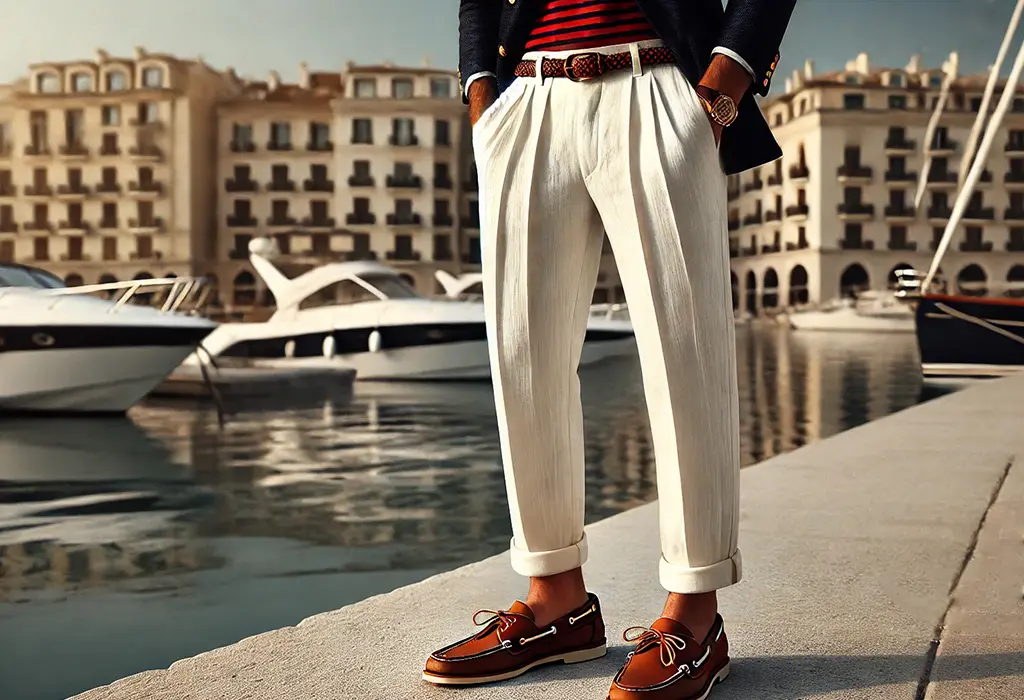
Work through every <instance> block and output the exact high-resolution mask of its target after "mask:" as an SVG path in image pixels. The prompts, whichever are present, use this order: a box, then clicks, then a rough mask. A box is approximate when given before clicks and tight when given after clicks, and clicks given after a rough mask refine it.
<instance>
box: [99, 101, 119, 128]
mask: <svg viewBox="0 0 1024 700" xmlns="http://www.w3.org/2000/svg"><path fill="white" fill-rule="evenodd" d="M101 114H102V120H103V126H121V108H120V107H119V106H117V105H103V109H102V110H101Z"/></svg>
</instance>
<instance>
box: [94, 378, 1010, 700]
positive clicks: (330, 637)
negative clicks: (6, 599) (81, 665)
mask: <svg viewBox="0 0 1024 700" xmlns="http://www.w3.org/2000/svg"><path fill="white" fill-rule="evenodd" d="M1022 399H1024V377H1022V378H1012V379H1005V380H1000V381H996V382H991V383H986V384H983V385H980V386H977V387H973V388H970V389H966V390H964V391H962V392H960V393H957V394H952V395H949V396H945V397H942V398H940V399H937V400H934V401H931V402H929V403H926V404H923V405H920V406H916V407H914V408H911V409H909V410H906V411H903V412H901V413H898V414H896V415H893V416H890V417H888V418H885V419H882V420H879V421H876V422H874V423H869V424H867V425H864V426H861V427H859V428H856V429H853V430H850V431H847V432H845V433H842V434H839V435H837V436H835V437H832V438H829V439H827V440H822V441H820V442H817V443H814V444H811V445H809V446H807V447H804V448H802V449H799V450H796V451H794V452H791V453H788V454H785V455H782V456H780V457H777V458H774V459H771V460H768V461H767V462H763V463H762V464H759V465H757V466H754V467H750V468H748V469H746V470H745V471H744V474H743V480H742V483H743V509H742V528H743V532H742V537H741V540H740V542H741V548H742V550H743V556H744V568H745V580H744V581H743V582H742V583H741V584H740V585H738V586H734V587H732V588H730V589H728V590H726V591H723V593H722V595H721V601H722V607H723V614H724V616H725V619H726V624H727V628H728V630H729V635H730V644H731V647H732V651H733V658H734V663H733V674H732V675H731V676H730V678H729V679H728V680H727V681H726V682H725V683H724V684H723V685H721V686H719V687H718V688H717V689H716V690H715V691H714V693H713V694H712V698H713V700H740V699H742V700H758V699H760V698H773V699H775V698H778V699H783V698H785V699H794V700H795V699H796V698H828V699H830V700H832V699H836V700H838V699H840V698H872V699H880V700H887V699H890V698H892V699H899V700H953V699H956V700H973V699H974V698H979V699H981V698H984V699H985V700H1011V699H1012V700H1021V698H1024V598H1022V585H1024V539H1022V536H1024V401H1022ZM588 533H589V534H588V537H589V538H590V543H591V544H590V550H591V560H590V562H589V563H588V564H587V568H586V574H587V578H588V581H589V584H590V587H591V589H592V590H594V591H595V592H596V593H597V594H598V595H599V596H601V598H602V602H603V604H604V608H605V614H606V622H607V624H608V628H609V643H610V644H613V645H614V646H611V647H610V648H609V653H608V655H607V657H605V658H604V659H602V660H599V661H594V662H591V663H586V664H580V665H576V666H571V667H564V666H556V667H549V668H547V669H543V670H539V671H535V672H533V673H530V674H528V675H526V676H524V677H522V678H520V679H518V680H516V681H513V682H511V683H508V684H502V685H495V686H489V687H480V688H462V689H442V688H434V687H432V686H429V685H427V684H425V683H423V682H422V681H421V680H420V678H419V672H420V670H421V668H422V666H421V664H422V662H423V659H424V657H425V656H426V655H427V654H428V653H429V652H430V651H431V650H432V649H433V648H435V647H437V646H440V645H442V644H444V643H447V642H449V641H451V640H454V639H455V638H456V637H458V636H460V635H464V634H466V633H468V632H470V631H471V630H472V629H473V626H472V623H471V622H470V616H471V615H472V613H473V612H474V611H475V610H477V609H478V608H494V607H506V606H507V605H508V604H510V603H511V601H512V600H513V599H514V598H516V597H517V596H519V595H521V594H522V593H523V592H524V587H523V582H522V580H521V579H518V578H517V577H516V576H514V575H513V574H512V573H511V571H510V570H509V568H508V558H507V555H502V556H497V557H493V558H491V559H487V560H485V561H482V562H478V563H476V564H472V565H470V566H466V567H463V568H461V569H457V570H455V571H451V572H449V573H445V574H442V575H439V576H436V577H433V578H430V579H427V580H425V581H423V582H421V583H418V584H415V585H412V586H408V587H406V588H402V589H399V590H397V591H394V592H393V593H389V594H386V595H381V596H376V597H374V598H371V599H369V600H366V601H363V602H361V603H358V604H356V605H351V606H349V607H346V608H342V609H340V610H336V611H333V612H328V613H324V614H322V615H317V616H314V617H311V618H309V619H307V620H304V621H303V622H301V623H300V624H299V625H298V626H296V627H290V628H286V629H281V630H275V631H272V632H268V633H266V634H261V635H258V636H255V637H251V638H249V639H245V640H243V641H241V642H239V643H237V644H234V645H232V646H229V647H226V648H223V649H218V650H215V651H211V652H208V653H206V654H202V655H200V656H197V657H194V658H191V659H185V660H183V661H179V662H177V663H175V664H174V665H172V666H171V667H170V669H168V670H159V671H150V672H146V673H142V674H138V675H135V676H132V677H130V678H126V679H124V680H121V681H118V682H116V683H114V684H112V685H110V686H106V687H103V688H97V689H94V690H91V691H88V692H86V693H84V694H82V695H79V696H77V700H127V699H133V700H134V699H136V698H138V699H142V698H146V699H147V700H186V699H187V700H242V699H246V700H298V699H299V698H302V699H303V700H307V699H308V700H314V699H324V700H326V699H331V700H333V699H335V698H337V699H349V698H352V699H363V698H368V699H371V700H385V699H391V698H395V699H405V698H416V699H423V700H429V699H430V698H455V697H458V698H459V700H476V699H481V700H482V699H484V698H502V699H505V698H508V699H520V698H521V699H531V700H556V699H561V698H566V699H571V700H581V699H584V698H595V699H600V698H604V697H605V692H606V691H607V687H608V683H609V680H610V678H611V677H612V675H613V674H614V673H615V671H616V670H617V668H618V666H619V665H620V664H621V662H622V660H623V658H624V656H625V654H626V652H627V651H628V646H627V645H626V644H625V643H624V642H621V641H618V635H619V634H621V632H622V630H623V629H624V628H625V627H627V626H629V625H633V624H647V623H649V622H650V621H651V620H652V619H653V618H654V617H655V616H656V614H657V613H658V611H659V610H660V607H661V602H662V600H663V595H664V593H663V592H662V591H661V590H660V589H659V587H658V584H657V561H658V538H657V504H650V505H647V506H644V507H641V508H637V509H635V510H632V511H630V512H627V513H623V514H621V515H617V516H614V517H612V518H609V519H607V520H604V521H602V522H600V523H597V524H595V525H593V526H591V527H590V528H588ZM154 634H159V631H158V630H154Z"/></svg>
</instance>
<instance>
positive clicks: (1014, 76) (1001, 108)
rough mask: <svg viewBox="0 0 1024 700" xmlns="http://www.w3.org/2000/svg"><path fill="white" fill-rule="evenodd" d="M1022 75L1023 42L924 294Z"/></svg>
mask: <svg viewBox="0 0 1024 700" xmlns="http://www.w3.org/2000/svg"><path fill="white" fill-rule="evenodd" d="M1017 4H1018V5H1021V4H1024V0H1018V3H1017ZM1022 71H1024V42H1021V45H1020V48H1019V49H1018V51H1017V58H1016V60H1014V62H1013V68H1012V69H1011V70H1010V75H1009V77H1008V78H1007V79H1006V85H1005V86H1004V87H1003V93H1002V95H1000V97H999V104H997V105H996V110H995V113H994V114H993V115H992V120H991V121H990V122H989V125H988V128H987V129H985V136H984V138H983V139H982V140H981V146H979V147H978V156H977V157H976V158H975V159H974V163H973V164H972V165H971V170H970V172H969V173H968V174H967V181H966V182H965V183H964V186H963V188H962V189H961V190H960V193H959V194H958V195H957V198H956V204H954V205H953V212H952V214H951V215H950V217H949V221H947V222H946V230H945V231H944V232H943V234H942V240H941V241H940V242H939V245H938V247H937V248H936V250H935V256H934V257H933V258H932V264H931V267H930V268H929V269H928V274H927V275H925V278H924V280H923V282H922V283H921V292H922V293H925V294H926V293H927V292H928V288H929V286H930V285H931V282H932V279H933V278H934V277H935V273H936V272H937V271H938V268H939V263H940V262H941V261H942V256H943V255H945V254H946V249H947V248H949V243H950V241H951V240H952V238H953V233H954V232H955V231H956V228H957V226H959V225H960V219H961V218H963V214H964V211H966V209H967V204H968V203H969V202H970V199H971V196H972V195H973V194H974V190H975V188H976V187H977V185H978V180H980V179H981V174H982V172H984V170H985V161H986V159H987V158H988V152H989V151H990V150H991V149H992V142H993V141H995V138H996V134H998V133H999V128H1000V127H1001V126H1002V123H1003V119H1004V118H1005V117H1006V113H1007V112H1008V111H1009V110H1010V104H1011V103H1012V102H1013V98H1014V96H1015V95H1016V93H1017V83H1018V82H1020V76H1021V72H1022Z"/></svg>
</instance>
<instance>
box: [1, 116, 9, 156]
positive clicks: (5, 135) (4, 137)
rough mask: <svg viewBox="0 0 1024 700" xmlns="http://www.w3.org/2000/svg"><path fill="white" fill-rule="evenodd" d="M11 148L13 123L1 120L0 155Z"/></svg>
mask: <svg viewBox="0 0 1024 700" xmlns="http://www.w3.org/2000/svg"><path fill="white" fill-rule="evenodd" d="M10 150H11V125H10V124H7V123H5V122H0V155H4V154H5V153H7V152H8V151H10Z"/></svg>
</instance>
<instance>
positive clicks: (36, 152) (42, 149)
mask: <svg viewBox="0 0 1024 700" xmlns="http://www.w3.org/2000/svg"><path fill="white" fill-rule="evenodd" d="M24 153H25V157H26V158H49V157H50V156H51V155H52V153H51V152H50V147H49V146H47V145H46V144H39V143H33V144H29V145H28V146H25V151H24Z"/></svg>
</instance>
